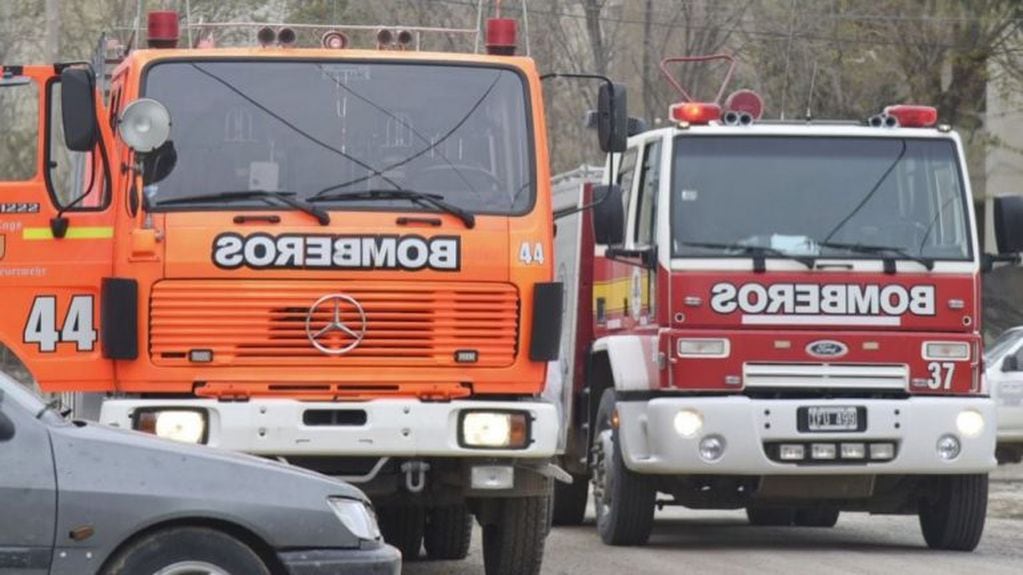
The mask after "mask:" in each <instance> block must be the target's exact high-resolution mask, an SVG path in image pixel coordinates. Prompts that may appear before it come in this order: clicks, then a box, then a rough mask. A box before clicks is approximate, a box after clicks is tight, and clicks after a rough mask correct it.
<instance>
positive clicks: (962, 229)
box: [671, 135, 972, 268]
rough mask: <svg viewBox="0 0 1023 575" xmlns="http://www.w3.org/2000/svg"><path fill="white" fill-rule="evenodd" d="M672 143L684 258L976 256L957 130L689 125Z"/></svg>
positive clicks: (676, 234)
mask: <svg viewBox="0 0 1023 575" xmlns="http://www.w3.org/2000/svg"><path fill="white" fill-rule="evenodd" d="M674 150H675V157H674V166H673V168H674V170H673V179H672V194H671V222H672V238H673V242H672V243H673V247H672V253H673V255H674V256H676V257H750V256H749V249H746V248H767V249H770V250H772V251H773V252H774V253H778V254H780V255H782V256H787V257H792V256H800V257H812V258H841V259H878V258H882V257H892V258H900V259H901V258H905V259H913V260H916V261H919V262H922V263H927V264H929V262H931V261H933V260H968V259H970V258H971V257H972V249H971V242H970V237H971V236H970V233H969V225H968V223H967V210H966V204H965V201H966V197H965V193H964V189H963V185H962V183H961V182H962V176H961V174H960V170H959V163H958V160H957V152H956V147H955V145H954V143H953V142H952V141H951V140H946V139H924V138H920V139H912V138H889V137H886V138H876V137H873V138H872V137H807V136H798V137H795V136H773V137H768V136H702V135H693V136H678V137H677V139H676V142H675V148H674ZM928 268H929V266H928Z"/></svg>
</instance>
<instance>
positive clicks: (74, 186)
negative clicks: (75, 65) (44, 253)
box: [46, 82, 108, 210]
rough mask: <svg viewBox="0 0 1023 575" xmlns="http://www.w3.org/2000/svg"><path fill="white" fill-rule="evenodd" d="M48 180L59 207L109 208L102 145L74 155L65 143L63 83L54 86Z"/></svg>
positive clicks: (56, 83) (51, 93)
mask: <svg viewBox="0 0 1023 575" xmlns="http://www.w3.org/2000/svg"><path fill="white" fill-rule="evenodd" d="M49 136H50V137H49V141H48V149H47V158H46V159H47V174H46V177H47V180H48V183H49V184H50V188H51V190H53V196H54V201H55V203H56V205H57V206H58V207H62V208H68V209H72V210H74V209H96V208H99V207H102V206H105V205H106V198H107V194H108V190H107V182H105V181H104V180H105V178H104V177H103V174H104V165H103V161H102V158H101V155H100V154H99V153H98V151H99V146H97V147H96V148H95V149H93V151H91V152H72V151H71V150H68V149H67V146H66V145H65V144H64V121H63V117H62V115H61V105H60V82H54V83H52V84H51V85H50V117H49Z"/></svg>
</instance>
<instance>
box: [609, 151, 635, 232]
mask: <svg viewBox="0 0 1023 575" xmlns="http://www.w3.org/2000/svg"><path fill="white" fill-rule="evenodd" d="M637 155H639V148H629V149H628V150H627V151H626V152H625V153H624V154H622V156H621V158H620V159H619V165H618V174H617V176H616V177H615V181H617V182H618V185H619V186H620V187H621V188H622V205H623V207H624V208H625V213H626V214H628V213H629V200H630V199H631V197H632V180H633V179H634V178H635V177H636V156H637ZM626 221H628V220H626Z"/></svg>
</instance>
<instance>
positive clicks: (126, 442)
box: [63, 421, 369, 503]
mask: <svg viewBox="0 0 1023 575" xmlns="http://www.w3.org/2000/svg"><path fill="white" fill-rule="evenodd" d="M63 431H64V433H65V434H69V435H72V436H77V437H78V438H81V439H88V440H89V441H92V442H100V443H105V444H107V445H108V446H109V447H110V448H111V449H112V450H114V451H117V450H118V447H119V446H120V447H127V448H132V449H145V450H149V454H148V457H149V458H156V459H159V458H169V459H171V460H174V461H175V462H177V463H178V464H180V462H181V461H182V458H184V459H186V460H187V459H192V460H193V461H196V462H199V461H204V462H208V463H210V464H222V465H230V466H236V470H237V471H238V472H239V473H242V472H244V473H260V474H278V475H279V476H281V477H292V478H293V479H292V480H293V481H305V482H309V487H311V486H313V485H315V486H317V487H318V489H320V490H326V491H327V492H329V493H330V495H332V496H336V497H349V498H352V499H359V500H362V501H365V502H367V503H368V502H369V499H368V498H367V497H366V495H365V494H364V493H363V492H362V491H360V490H359V489H358V488H356V487H354V486H352V485H351V484H349V483H347V482H344V481H340V480H337V479H333V478H331V477H328V476H326V475H323V474H321V473H317V472H315V471H311V470H309V469H305V468H302V467H297V466H295V465H290V464H288V463H283V462H280V461H276V460H273V459H266V458H263V457H256V456H254V455H249V454H247V453H240V452H237V451H228V450H226V449H219V448H216V447H208V446H205V445H192V444H188V443H181V442H179V441H171V440H169V439H163V438H160V437H156V436H155V435H151V434H148V433H141V432H138V431H130V430H125V429H119V428H116V427H110V426H107V425H102V424H98V423H95V422H91V421H75V422H73V424H72V425H71V426H70V427H68V428H63Z"/></svg>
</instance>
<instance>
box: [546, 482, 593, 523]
mask: <svg viewBox="0 0 1023 575" xmlns="http://www.w3.org/2000/svg"><path fill="white" fill-rule="evenodd" d="M589 496H590V478H589V476H588V475H576V474H574V473H573V474H572V483H561V482H560V481H558V482H556V483H555V485H554V514H553V523H554V525H563V526H574V525H582V523H583V518H584V517H585V516H586V500H587V499H588V498H589Z"/></svg>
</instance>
